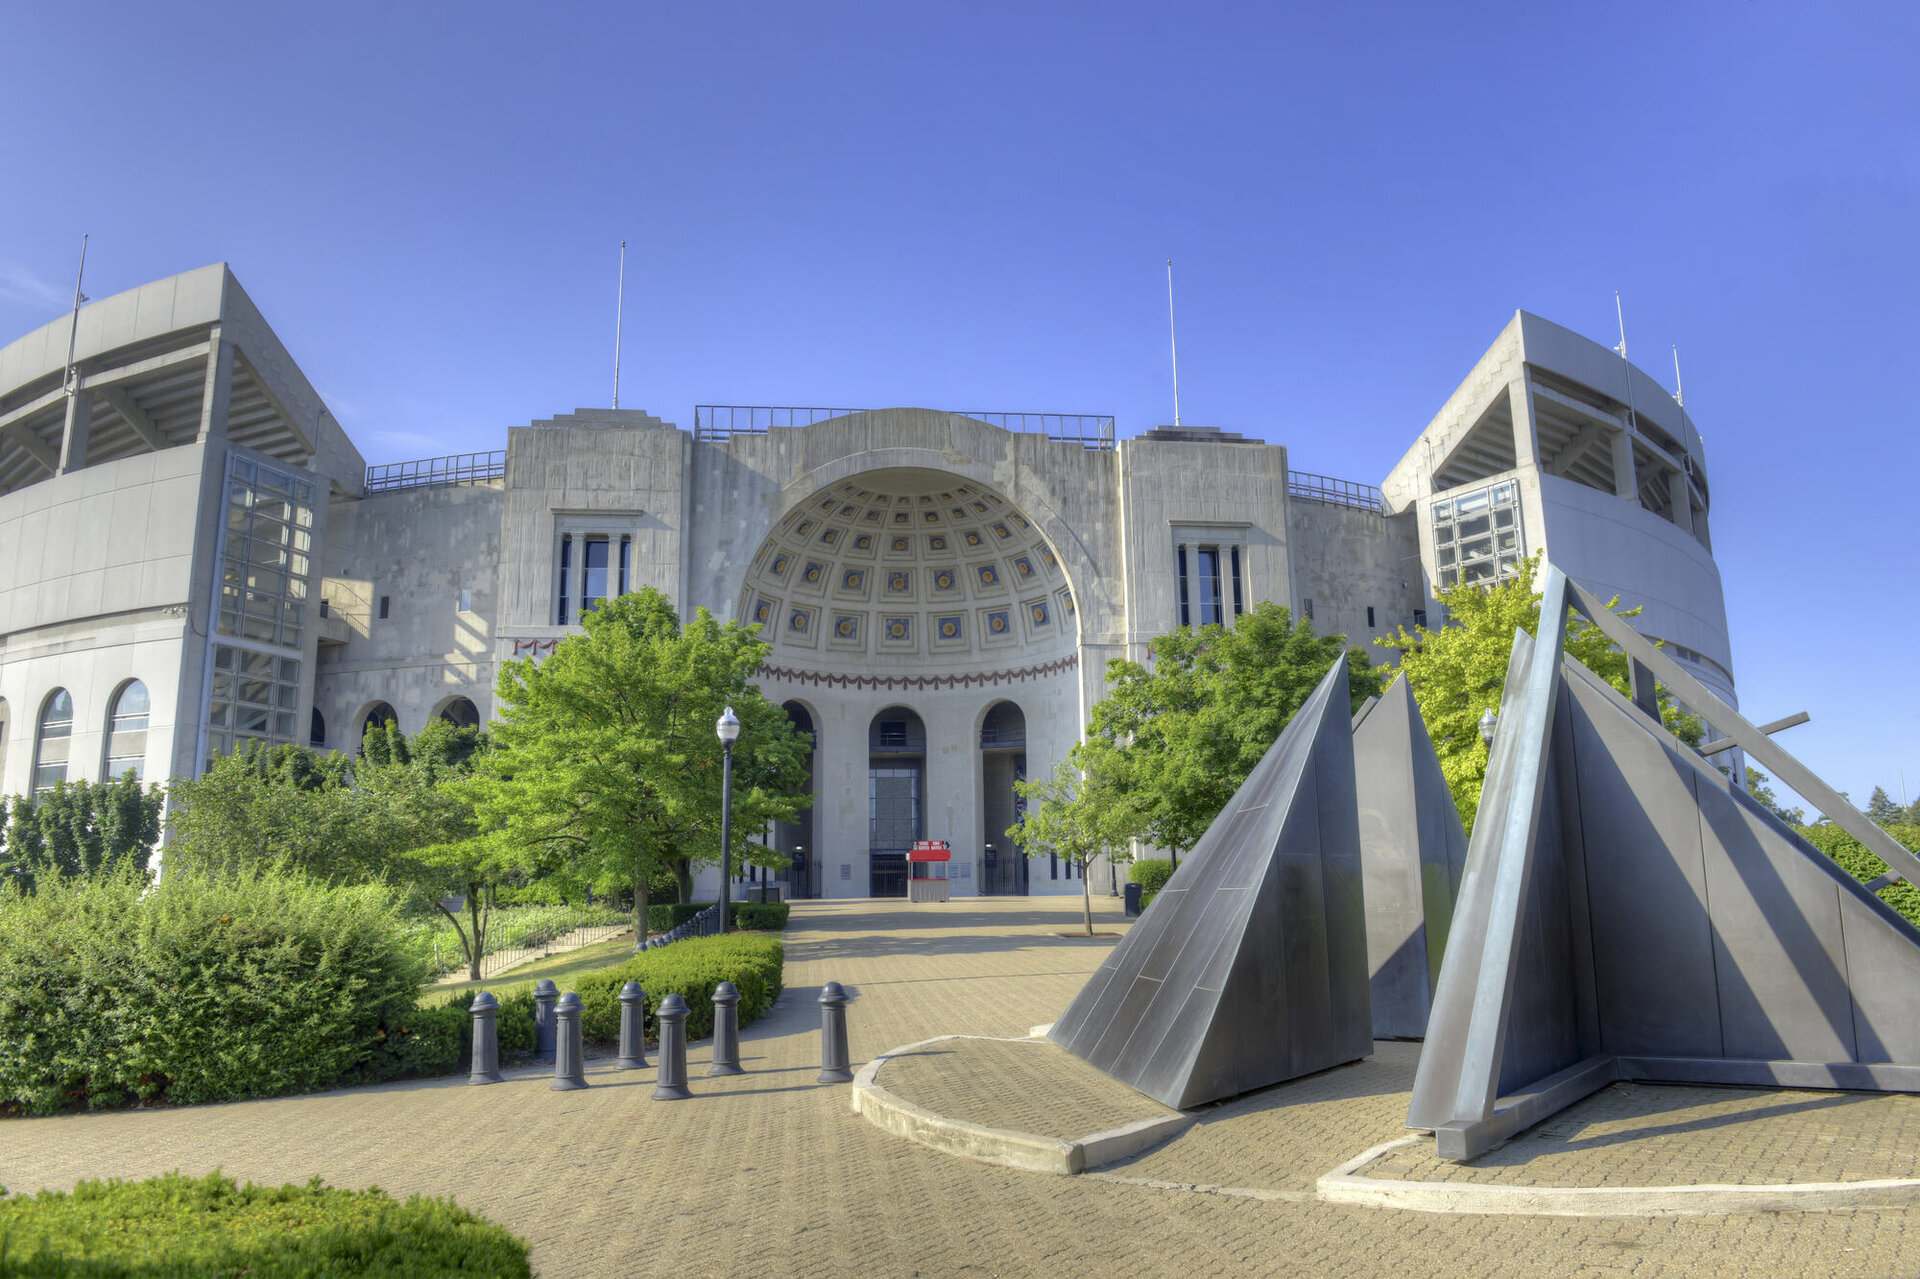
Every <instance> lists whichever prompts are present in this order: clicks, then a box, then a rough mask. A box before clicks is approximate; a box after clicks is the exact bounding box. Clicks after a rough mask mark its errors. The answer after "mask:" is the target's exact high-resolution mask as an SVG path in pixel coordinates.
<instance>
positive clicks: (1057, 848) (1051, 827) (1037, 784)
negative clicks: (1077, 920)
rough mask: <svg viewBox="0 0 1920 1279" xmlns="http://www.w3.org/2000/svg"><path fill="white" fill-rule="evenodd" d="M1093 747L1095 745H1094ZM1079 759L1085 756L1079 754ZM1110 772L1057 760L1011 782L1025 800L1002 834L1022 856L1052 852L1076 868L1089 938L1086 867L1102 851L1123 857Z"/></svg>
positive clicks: (1122, 825) (1123, 810)
mask: <svg viewBox="0 0 1920 1279" xmlns="http://www.w3.org/2000/svg"><path fill="white" fill-rule="evenodd" d="M1096 749H1097V748H1096ZM1081 758H1082V759H1085V758H1086V755H1085V754H1084V753H1081ZM1109 775H1110V770H1105V769H1100V768H1094V769H1090V770H1088V771H1086V772H1082V771H1081V770H1080V768H1078V767H1077V766H1076V765H1075V762H1074V759H1073V758H1072V757H1069V758H1068V759H1064V760H1061V761H1060V762H1059V763H1058V764H1056V765H1054V769H1053V772H1052V773H1051V774H1049V775H1048V776H1046V777H1037V778H1034V779H1032V780H1031V781H1022V782H1015V783H1014V784H1013V789H1014V790H1015V792H1016V793H1018V794H1019V796H1020V797H1021V798H1022V799H1024V800H1026V801H1027V803H1028V806H1029V807H1028V815H1027V817H1026V819H1025V820H1024V821H1021V822H1018V823H1016V824H1015V825H1013V826H1012V827H1011V828H1009V829H1008V831H1007V835H1008V837H1009V838H1010V839H1012V840H1013V841H1014V843H1016V844H1018V845H1019V847H1020V851H1021V852H1022V853H1024V854H1026V855H1027V856H1028V857H1034V856H1038V855H1039V854H1041V853H1052V854H1053V855H1055V856H1056V857H1059V858H1060V859H1061V860H1063V861H1066V862H1068V863H1070V864H1072V865H1074V866H1076V867H1078V868H1079V870H1080V900H1081V907H1082V911H1083V914H1084V915H1085V919H1086V927H1087V936H1089V937H1091V936H1093V896H1092V893H1093V890H1092V889H1091V888H1090V887H1088V885H1087V866H1088V864H1089V863H1090V862H1092V861H1093V859H1094V858H1096V857H1098V856H1100V855H1101V854H1103V853H1104V854H1106V856H1107V857H1108V859H1109V860H1111V861H1115V862H1120V861H1125V860H1127V852H1126V848H1127V843H1128V840H1129V839H1130V838H1131V835H1130V833H1129V831H1128V829H1127V819H1128V810H1127V807H1126V805H1125V804H1124V803H1122V802H1121V799H1120V796H1119V795H1118V793H1116V792H1115V791H1114V789H1113V788H1112V786H1111V785H1110V784H1108V782H1107V780H1106V779H1107V778H1108V776H1109Z"/></svg>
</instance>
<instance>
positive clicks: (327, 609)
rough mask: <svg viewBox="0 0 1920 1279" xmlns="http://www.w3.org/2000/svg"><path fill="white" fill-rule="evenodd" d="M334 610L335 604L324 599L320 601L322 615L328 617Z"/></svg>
mask: <svg viewBox="0 0 1920 1279" xmlns="http://www.w3.org/2000/svg"><path fill="white" fill-rule="evenodd" d="M332 611H333V606H332V605H331V604H329V603H327V601H326V600H324V599H323V600H321V601H320V616H322V617H327V616H329V615H330V614H331V613H332Z"/></svg>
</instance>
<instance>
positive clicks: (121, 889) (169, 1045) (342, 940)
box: [0, 872, 449, 1114]
mask: <svg viewBox="0 0 1920 1279" xmlns="http://www.w3.org/2000/svg"><path fill="white" fill-rule="evenodd" d="M142 888H143V885H142V882H141V879H140V877H139V876H137V875H133V874H131V873H127V874H118V875H109V876H103V877H99V878H93V879H78V878H74V879H62V880H58V881H53V880H48V881H46V882H43V883H42V884H41V885H40V886H39V890H38V891H37V892H36V893H35V894H34V895H32V896H30V897H28V896H22V895H20V894H19V893H17V892H15V891H14V890H12V889H10V888H0V1110H13V1111H17V1110H26V1111H29V1112H33V1113H38V1114H46V1113H51V1112H53V1111H57V1110H62V1109H68V1108H73V1107H78V1106H85V1107H88V1108H94V1109H98V1108H103V1107H110V1106H119V1105H125V1104H127V1103H128V1102H131V1101H135V1100H165V1101H169V1102H175V1103H193V1102H205V1101H230V1100H236V1099H239V1098H243V1097H261V1096H272V1095H275V1094H280V1093H291V1092H307V1091H311V1090H313V1089H316V1088H325V1087H329V1086H331V1085H333V1084H335V1083H336V1082H338V1081H340V1080H341V1079H343V1078H373V1077H392V1076H377V1075H376V1074H375V1073H373V1072H376V1071H378V1070H382V1069H391V1070H395V1071H398V1072H400V1073H403V1074H405V1073H423V1072H425V1071H428V1070H430V1069H433V1068H434V1067H435V1066H436V1064H437V1063H440V1062H443V1061H445V1060H446V1059H447V1056H448V1051H449V1039H448V1033H447V1030H446V1027H445V1025H444V1024H442V1023H440V1022H433V1021H426V1022H419V1024H418V1026H416V1022H417V1021H418V1019H417V1018H416V1017H415V1013H416V1011H417V1010H416V1004H417V1000H418V996H419V986H420V981H421V977H422V975H423V974H422V971H421V966H420V964H419V963H418V962H417V960H416V959H414V958H413V956H412V955H411V954H410V953H409V950H408V947H407V944H406V925H405V924H404V922H403V921H402V919H401V917H400V914H399V911H398V909H397V906H396V904H395V900H394V898H393V895H392V894H391V892H390V891H389V890H388V889H386V888H385V887H382V886H379V885H360V886H355V887H324V886H321V885H317V884H314V883H312V882H311V881H308V880H305V879H302V878H300V877H299V876H297V875H292V874H287V873H281V872H269V873H265V874H261V875H258V876H244V875H243V876H231V875H229V876H212V875H194V874H184V873H175V874H171V875H168V876H166V877H164V878H163V879H162V880H161V882H160V883H159V884H158V885H156V886H155V887H154V888H153V889H152V890H151V891H147V892H145V893H144V894H143V891H142Z"/></svg>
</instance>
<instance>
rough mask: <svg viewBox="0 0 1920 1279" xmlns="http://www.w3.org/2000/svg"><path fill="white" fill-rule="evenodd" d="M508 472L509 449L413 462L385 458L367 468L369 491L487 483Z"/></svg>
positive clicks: (421, 459) (427, 458)
mask: <svg viewBox="0 0 1920 1279" xmlns="http://www.w3.org/2000/svg"><path fill="white" fill-rule="evenodd" d="M506 473H507V451H506V450H505V449H495V450H493V451H492V452H491V453H449V454H448V455H447V456H445V457H423V458H418V459H416V460H414V461H412V462H383V463H382V464H380V465H379V466H369V467H368V468H367V484H366V491H367V492H369V493H389V492H392V491H393V490H395V489H419V488H433V487H436V486H439V485H446V484H485V483H487V482H489V481H491V480H497V479H501V478H502V477H504V476H505V475H506Z"/></svg>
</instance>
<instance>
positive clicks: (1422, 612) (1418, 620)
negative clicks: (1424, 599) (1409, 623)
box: [1413, 608, 1427, 627]
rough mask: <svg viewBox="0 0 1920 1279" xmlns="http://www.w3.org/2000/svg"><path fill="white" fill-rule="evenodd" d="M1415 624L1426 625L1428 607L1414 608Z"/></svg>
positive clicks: (1417, 625) (1418, 625)
mask: <svg viewBox="0 0 1920 1279" xmlns="http://www.w3.org/2000/svg"><path fill="white" fill-rule="evenodd" d="M1413 624H1414V626H1416V627H1420V626H1425V625H1426V624H1427V610H1426V609H1424V608H1416V609H1414V610H1413Z"/></svg>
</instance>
